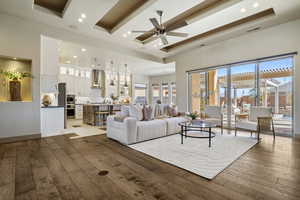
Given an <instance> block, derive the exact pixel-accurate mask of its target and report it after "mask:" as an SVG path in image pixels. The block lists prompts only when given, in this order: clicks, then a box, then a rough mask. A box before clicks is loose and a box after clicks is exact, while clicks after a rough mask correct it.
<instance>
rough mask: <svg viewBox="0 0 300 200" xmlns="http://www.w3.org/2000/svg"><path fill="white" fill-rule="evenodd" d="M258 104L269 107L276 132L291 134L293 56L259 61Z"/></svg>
mask: <svg viewBox="0 0 300 200" xmlns="http://www.w3.org/2000/svg"><path fill="white" fill-rule="evenodd" d="M259 88H260V90H259V97H260V98H259V105H261V106H266V107H271V108H272V111H273V113H274V114H273V119H274V126H275V131H276V133H279V134H282V135H291V134H292V119H293V58H292V57H289V58H285V59H277V60H269V61H265V62H261V63H259Z"/></svg>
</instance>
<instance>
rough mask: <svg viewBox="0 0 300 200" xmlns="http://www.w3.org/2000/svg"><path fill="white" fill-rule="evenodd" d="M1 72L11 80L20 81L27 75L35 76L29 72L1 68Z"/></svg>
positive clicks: (29, 76)
mask: <svg viewBox="0 0 300 200" xmlns="http://www.w3.org/2000/svg"><path fill="white" fill-rule="evenodd" d="M0 74H3V75H4V76H5V77H6V78H8V79H9V80H14V81H20V80H22V79H24V78H26V77H28V78H33V76H32V75H31V74H30V73H29V72H13V71H3V70H0Z"/></svg>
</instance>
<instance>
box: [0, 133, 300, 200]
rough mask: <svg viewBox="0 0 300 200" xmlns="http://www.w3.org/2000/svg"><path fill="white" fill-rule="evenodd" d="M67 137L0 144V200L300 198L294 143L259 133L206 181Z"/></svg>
mask: <svg viewBox="0 0 300 200" xmlns="http://www.w3.org/2000/svg"><path fill="white" fill-rule="evenodd" d="M69 137H71V135H65V136H56V137H51V138H47V139H42V140H30V141H25V142H18V143H12V144H3V145H0V199H1V200H10V199H18V200H19V199H26V200H27V199H28V200H35V199H42V200H43V199H51V200H54V199H82V200H83V199H85V200H94V199H95V200H100V199H101V200H102V199H115V200H122V199H124V200H125V199H126V200H131V199H132V200H135V199H138V200H142V199H143V200H157V199H158V200H167V199H176V200H179V199H182V200H189V199H193V200H202V199H203V200H204V199H207V200H225V199H235V200H248V199H272V200H279V199H280V200H288V199H294V200H296V199H297V200H299V199H300V142H299V141H295V140H294V141H293V140H291V139H289V138H281V137H277V138H276V142H275V143H273V139H272V137H270V136H264V138H263V141H262V142H261V143H260V144H258V145H256V146H255V147H254V148H253V149H251V150H250V151H249V152H247V153H246V154H245V155H244V156H242V157H241V158H240V159H239V160H237V161H236V162H234V164H232V165H231V166H230V167H228V168H227V169H226V170H225V171H224V172H223V173H221V174H219V175H218V176H217V177H216V178H215V179H214V180H212V181H208V180H206V179H203V178H201V177H199V176H197V175H194V174H191V173H189V172H187V171H185V170H181V169H178V168H176V167H174V166H170V165H168V164H165V163H163V162H160V161H158V160H156V159H153V158H150V157H148V156H146V155H144V154H142V153H139V152H136V151H134V150H131V149H129V148H127V147H125V146H122V145H120V144H118V143H117V142H114V141H112V140H109V139H107V138H106V136H105V135H101V136H91V137H86V138H80V139H74V140H70V139H69ZM102 170H107V171H108V174H107V175H104V176H100V175H98V173H99V171H102Z"/></svg>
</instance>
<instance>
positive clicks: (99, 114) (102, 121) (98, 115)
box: [95, 105, 109, 126]
mask: <svg viewBox="0 0 300 200" xmlns="http://www.w3.org/2000/svg"><path fill="white" fill-rule="evenodd" d="M108 115H109V107H108V105H100V106H99V110H98V111H96V112H95V121H96V123H95V124H98V126H105V125H106V119H107V116H108ZM97 122H98V123H97Z"/></svg>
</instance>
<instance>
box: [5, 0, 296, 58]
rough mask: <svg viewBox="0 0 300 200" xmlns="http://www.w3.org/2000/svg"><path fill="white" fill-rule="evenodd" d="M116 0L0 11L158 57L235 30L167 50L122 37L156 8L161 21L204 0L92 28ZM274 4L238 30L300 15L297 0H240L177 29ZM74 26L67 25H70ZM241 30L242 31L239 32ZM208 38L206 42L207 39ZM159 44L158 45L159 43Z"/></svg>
mask: <svg viewBox="0 0 300 200" xmlns="http://www.w3.org/2000/svg"><path fill="white" fill-rule="evenodd" d="M116 1H117V0H88V1H83V0H71V3H70V5H69V6H68V8H67V10H66V12H65V14H64V17H63V18H59V17H57V16H54V15H51V14H47V13H45V12H41V11H39V10H35V9H33V7H32V2H33V0H1V1H0V12H5V13H8V14H11V15H16V16H20V17H23V18H27V19H30V20H35V21H40V22H43V23H46V24H49V25H52V26H56V27H60V28H66V29H69V30H72V31H74V32H77V33H80V34H83V35H85V36H91V37H93V38H99V39H102V40H106V41H110V42H111V43H113V44H115V45H119V46H122V47H126V48H130V49H134V50H136V51H140V52H143V53H147V54H151V55H154V56H157V57H159V58H166V57H169V56H174V55H175V54H178V53H181V52H182V51H186V50H188V49H191V48H193V47H195V46H197V45H198V46H199V45H200V44H202V43H206V44H208V43H209V44H211V43H215V42H218V41H220V40H222V39H224V38H228V35H231V36H234V35H235V33H234V31H230V32H225V33H222V34H221V36H219V37H212V38H208V39H204V40H202V41H197V42H194V43H193V44H191V45H187V46H186V47H183V48H180V49H178V50H175V51H172V52H169V53H166V52H162V51H160V50H159V48H157V47H154V44H157V43H158V41H156V43H155V42H152V43H150V44H147V45H144V46H143V45H141V44H139V43H137V42H136V41H134V38H135V37H136V36H137V35H133V34H131V35H130V36H129V37H126V38H124V37H123V34H124V33H127V32H128V31H130V30H134V29H137V30H148V29H151V28H152V26H151V24H150V22H149V18H150V17H156V13H155V11H156V10H158V9H160V10H164V12H165V13H164V16H163V21H166V20H168V19H170V18H173V17H175V16H176V15H178V14H180V13H181V12H183V11H185V10H187V9H189V8H191V7H193V6H195V5H196V4H198V3H200V2H202V1H203V0H184V1H182V0H157V2H155V3H154V4H152V5H151V6H149V7H148V8H147V9H145V10H143V11H142V12H140V13H139V14H138V15H137V16H135V17H134V18H133V19H132V20H131V21H129V22H128V23H126V24H125V25H124V26H122V27H121V28H120V29H118V30H117V31H116V32H114V33H113V34H112V35H110V34H108V33H107V32H105V31H102V30H99V29H95V28H94V25H95V24H96V22H97V21H98V20H99V19H100V18H101V17H102V16H103V15H104V14H105V13H106V12H107V11H108V10H109V9H110V8H112V7H113V5H114V4H115V3H116ZM255 2H257V3H259V6H258V7H257V8H254V7H253V4H254V3H255ZM270 7H273V8H274V10H275V12H276V17H273V18H270V19H267V20H263V21H261V22H257V23H254V24H248V25H244V26H242V27H240V28H239V34H241V33H245V32H246V30H248V29H249V28H253V27H254V26H257V25H258V24H259V26H262V28H266V27H269V26H272V25H275V24H280V23H283V22H286V21H289V20H293V19H297V18H300V0H242V1H241V2H240V3H237V4H236V5H234V6H231V7H229V8H226V9H224V10H222V11H220V12H217V13H215V14H213V15H210V16H208V17H205V18H204V19H201V20H199V21H197V22H195V23H193V24H190V25H188V26H186V27H183V28H181V29H178V30H177V31H181V32H187V33H189V34H190V35H189V36H190V37H191V36H194V35H197V34H200V33H203V32H206V31H208V30H211V29H213V28H215V27H218V26H222V25H224V24H227V23H230V22H232V21H235V20H238V19H241V18H243V17H246V16H249V15H252V14H254V13H257V12H259V11H262V10H264V9H267V8H270ZM241 8H245V9H246V12H243V13H242V12H241V11H240V10H241ZM81 13H85V14H86V15H87V18H86V19H85V20H84V22H83V23H79V22H78V21H77V20H78V18H79V17H80V15H81ZM71 25H72V26H73V27H75V28H70V26H71ZM241 30H242V32H241ZM168 39H169V41H170V43H171V44H172V43H175V42H178V41H180V40H182V38H177V37H168ZM207 41H209V42H207ZM160 48H161V47H160Z"/></svg>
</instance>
